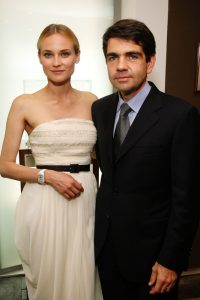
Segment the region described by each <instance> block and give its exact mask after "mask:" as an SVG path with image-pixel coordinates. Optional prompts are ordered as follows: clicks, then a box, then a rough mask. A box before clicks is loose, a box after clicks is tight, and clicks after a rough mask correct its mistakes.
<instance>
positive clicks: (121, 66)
mask: <svg viewBox="0 0 200 300" xmlns="http://www.w3.org/2000/svg"><path fill="white" fill-rule="evenodd" d="M117 69H118V70H119V71H121V70H126V69H127V62H126V58H125V57H120V58H119V60H118V65H117Z"/></svg>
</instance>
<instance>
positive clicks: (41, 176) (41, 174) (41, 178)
mask: <svg viewBox="0 0 200 300" xmlns="http://www.w3.org/2000/svg"><path fill="white" fill-rule="evenodd" d="M45 171H46V169H42V170H40V171H39V172H38V183H39V184H45V179H44V172H45Z"/></svg>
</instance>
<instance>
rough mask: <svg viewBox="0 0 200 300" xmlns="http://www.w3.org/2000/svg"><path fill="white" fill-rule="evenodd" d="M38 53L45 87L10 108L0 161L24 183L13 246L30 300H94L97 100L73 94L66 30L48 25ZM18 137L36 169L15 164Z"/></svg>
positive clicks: (72, 39)
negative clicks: (93, 154)
mask: <svg viewBox="0 0 200 300" xmlns="http://www.w3.org/2000/svg"><path fill="white" fill-rule="evenodd" d="M37 46H38V57H39V61H40V63H41V65H42V67H43V70H44V73H45V75H46V77H47V80H48V83H47V85H46V86H45V87H44V88H43V89H41V90H39V91H37V92H35V93H33V94H26V95H21V96H19V97H17V98H16V99H15V100H14V101H13V104H12V107H11V109H10V112H9V116H8V120H7V126H6V132H5V138H4V143H3V148H2V153H1V161H0V172H1V175H2V176H3V177H8V178H12V179H15V180H19V181H25V182H26V185H25V188H24V189H23V192H22V195H21V196H20V199H19V201H18V204H17V210H16V245H17V249H18V252H19V255H20V258H21V260H22V265H23V268H24V272H25V276H26V283H27V287H28V295H29V299H30V300H51V299H52V300H93V299H94V298H95V296H94V295H95V264H94V247H93V235H94V210H95V196H96V181H95V178H94V175H93V173H92V172H91V171H90V162H91V152H92V149H93V146H94V144H95V142H96V129H95V127H94V125H93V122H92V119H91V104H92V103H93V102H94V101H95V100H96V96H95V95H93V94H92V93H90V92H83V91H79V90H76V89H74V88H73V87H72V86H71V75H72V74H73V72H74V68H75V64H77V63H78V62H79V59H80V48H79V42H78V40H77V38H76V36H75V34H74V33H73V32H72V31H71V29H69V28H68V27H66V26H65V25H60V24H59V25H58V24H51V25H49V26H47V27H46V28H45V29H44V30H43V32H42V33H41V35H40V37H39V40H38V44H37ZM24 130H25V131H26V132H27V133H28V134H29V138H30V144H31V149H32V152H33V155H34V159H35V163H36V166H37V167H36V168H29V167H26V166H21V165H18V164H17V163H16V156H17V153H18V150H19V145H20V141H21V137H22V133H23V131H24Z"/></svg>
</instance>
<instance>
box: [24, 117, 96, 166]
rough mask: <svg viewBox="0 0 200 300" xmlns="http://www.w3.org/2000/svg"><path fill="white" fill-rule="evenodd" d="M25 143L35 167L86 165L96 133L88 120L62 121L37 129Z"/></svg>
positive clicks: (73, 119)
mask: <svg viewBox="0 0 200 300" xmlns="http://www.w3.org/2000/svg"><path fill="white" fill-rule="evenodd" d="M29 139H30V146H31V149H32V153H33V156H34V160H35V163H36V165H68V164H89V163H90V161H91V152H92V150H93V147H94V144H95V142H96V129H95V127H94V125H93V122H92V121H90V120H85V119H78V118H65V119H59V120H53V121H49V122H46V123H42V124H40V125H38V126H37V127H35V128H34V130H33V131H32V132H31V134H30V136H29Z"/></svg>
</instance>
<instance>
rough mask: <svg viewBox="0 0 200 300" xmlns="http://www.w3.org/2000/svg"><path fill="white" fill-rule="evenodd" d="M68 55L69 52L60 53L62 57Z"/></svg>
mask: <svg viewBox="0 0 200 300" xmlns="http://www.w3.org/2000/svg"><path fill="white" fill-rule="evenodd" d="M69 55H70V53H69V52H62V53H61V56H62V57H68V56H69Z"/></svg>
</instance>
